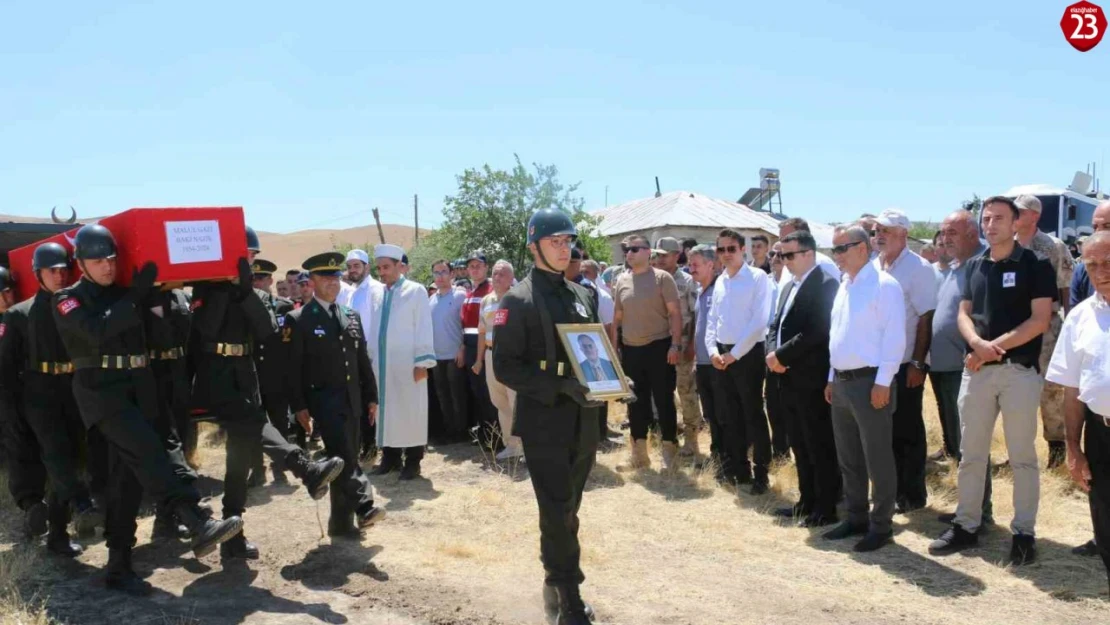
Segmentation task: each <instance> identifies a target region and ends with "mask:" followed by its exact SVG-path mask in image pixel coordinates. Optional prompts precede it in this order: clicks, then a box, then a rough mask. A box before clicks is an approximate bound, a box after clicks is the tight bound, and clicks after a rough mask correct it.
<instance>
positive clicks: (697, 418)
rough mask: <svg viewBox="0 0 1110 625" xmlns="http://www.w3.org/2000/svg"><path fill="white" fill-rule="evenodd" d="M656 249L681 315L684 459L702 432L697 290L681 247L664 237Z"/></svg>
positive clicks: (678, 378) (678, 368)
mask: <svg viewBox="0 0 1110 625" xmlns="http://www.w3.org/2000/svg"><path fill="white" fill-rule="evenodd" d="M655 247H656V248H658V249H659V250H660V251H662V252H665V253H664V254H661V255H660V256H659V268H660V269H662V270H663V271H666V272H667V273H669V274H671V277H672V278H674V284H675V288H676V289H678V309H679V311H680V312H681V313H682V342H681V347H682V350H681V355H680V357H679V360H678V364H677V365H675V390H677V391H678V400H679V403H680V404H681V411H680V412H682V431H683V435H682V449H681V450H680V452H679V453H680V454H681V455H683V456H690V457H693V456H696V455H697V454H698V452H699V450H698V433H699V432H700V431H701V424H702V417H701V406H700V405H699V404H698V385H697V379H696V376H695V374H694V358H695V356H696V354H695V349H694V340H693V339H694V305H695V304H696V303H697V300H698V289H697V284H696V283H695V282H694V279H693V278H692V277H690V274H689V272H687V271H681V270H680V269H679V266H678V258H679V256H680V255H681V254H682V253H683V252H682V244H681V243H679V242H678V239H676V238H674V237H663V238H661V239H659V240H658V241H656V243H655Z"/></svg>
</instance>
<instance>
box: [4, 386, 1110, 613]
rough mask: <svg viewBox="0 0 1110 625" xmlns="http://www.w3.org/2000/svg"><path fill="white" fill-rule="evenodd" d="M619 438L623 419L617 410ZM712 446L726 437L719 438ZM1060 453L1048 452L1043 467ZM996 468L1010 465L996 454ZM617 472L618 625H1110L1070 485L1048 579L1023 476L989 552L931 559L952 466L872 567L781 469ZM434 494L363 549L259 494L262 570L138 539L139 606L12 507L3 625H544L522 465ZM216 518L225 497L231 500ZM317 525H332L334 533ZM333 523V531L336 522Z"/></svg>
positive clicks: (596, 564) (439, 456) (597, 518)
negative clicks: (803, 517) (835, 539)
mask: <svg viewBox="0 0 1110 625" xmlns="http://www.w3.org/2000/svg"><path fill="white" fill-rule="evenodd" d="M926 406H927V411H926V421H927V423H928V425H929V428H930V438H931V441H930V450H933V449H936V448H937V447H938V446H939V440H938V438H937V437H938V434H937V432H936V431H935V430H937V429H938V428H937V427H936V416H935V405H934V404H933V403H932V399H931V397H927V398H926ZM613 420H614V422H619V421H620V420H621V416H620V415H619V414H617V413H616V411H614V413H613ZM701 440H702V444H703V447H704V446H706V445H707V443H708V437H707V435H706V434H705V433H703V434H702V438H701ZM1044 452H1045V450H1044V449H1043V446H1042V449H1041V453H1042V458H1043V457H1044ZM995 458H1005V451H1004V445H1002V444H1001V443H1000V442H998V448H997V449H996V453H995ZM653 459H654V468H653V470H650V471H644V472H639V473H626V472H622V471H620V470H619V468H618V465H620V464H621V463H622V462H623V461H624V460H625V452H624V451H623V450H617V451H613V452H610V453H605V454H601V455H600V456H599V463H598V466H597V468H596V469H595V470H594V472H593V474H592V476H591V480H590V483H589V487H588V492H587V493H586V496H585V501H584V504H583V508H582V514H581V518H582V529H581V537H582V543H583V569H584V570H585V573H586V576H587V578H588V579H587V581H586V583H585V585H584V586H583V594H584V596H585V597H586V598H587V600H589V601H591V602H592V603H593V604H594V606H595V608H596V609H597V611H598V613H599V616H600V618H599V623H604V624H634V625H649V624H655V623H658V624H664V623H666V624H668V625H710V624H718V623H721V624H723V623H730V624H737V623H770V622H774V623H807V624H812V623H814V622H820V623H844V624H855V623H861V624H862V623H866V624H867V625H875V624H880V623H903V622H910V623H920V624H925V623H937V624H945V625H950V624H951V623H957V622H958V623H1009V624H1014V625H1017V624H1023V623H1028V624H1030V625H1040V624H1043V623H1053V624H1064V623H1083V624H1085V625H1086V624H1089V623H1092V622H1095V623H1097V622H1103V623H1105V622H1110V602H1108V597H1107V581H1106V574H1105V572H1104V571H1103V569H1102V565H1101V563H1100V562H1099V561H1098V560H1097V559H1088V558H1079V557H1076V556H1073V555H1071V554H1070V553H1069V549H1070V548H1071V547H1072V546H1074V545H1076V544H1079V543H1082V542H1084V541H1085V540H1087V539H1088V538H1089V537H1090V519H1089V516H1088V512H1087V506H1086V502H1085V499H1084V498H1082V497H1081V496H1080V495H1079V494H1078V493H1076V491H1074V489H1072V488H1071V486H1070V485H1069V484H1068V482H1067V480H1066V478H1065V476H1063V475H1062V474H1048V475H1044V476H1043V479H1042V483H1043V489H1042V500H1041V513H1040V517H1039V527H1038V530H1039V531H1038V533H1039V536H1038V546H1039V549H1040V556H1041V557H1040V560H1039V562H1038V563H1036V564H1034V565H1032V566H1029V567H1024V568H1021V569H1013V568H1011V567H1008V566H1005V565H1004V562H1005V560H1006V557H1007V554H1008V549H1009V531H1008V530H1007V528H1006V525H1005V524H1007V523H1008V522H1009V519H1010V516H1011V512H1012V508H1011V506H1010V495H1011V488H1010V478H1009V475H1008V473H1007V471H1006V470H1005V469H1002V470H1000V471H999V472H998V474H997V476H996V480H995V516H996V518H997V520H998V522H999V523H1001V524H1002V525H996V526H994V527H992V528H990V530H989V533H988V534H986V536H985V537H984V538H983V539H982V541H981V546H980V547H979V548H978V549H974V550H971V551H968V552H965V553H964V554H961V555H955V556H948V557H943V558H938V557H932V556H929V555H928V554H927V550H926V546H927V544H928V542H929V541H930V540H931V539H932V538H934V537H935V536H936V535H937V534H939V533H940V532H941V531H943V526H942V525H941V524H940V523H939V522H937V521H936V514H937V513H938V512H943V511H948V510H950V509H951V503H952V501H953V499H954V490H953V487H954V467H953V466H952V465H951V464H950V463H948V462H947V461H946V462H943V463H941V464H936V465H932V466H931V477H930V489H931V499H930V507H929V508H927V509H925V510H922V511H918V512H915V513H913V514H911V515H909V516H897V517H895V523H896V537H895V541H896V544H895V545H892V546H888V547H886V548H884V549H882V550H880V551H878V552H875V553H871V554H862V555H861V554H855V553H853V552H852V551H851V550H850V543H847V544H844V543H829V542H827V541H824V540H822V539H821V538H820V535H819V530H805V529H798V528H795V527H792V526H789V525H786V524H780V523H779V522H777V521H776V520H775V519H774V518H772V517H771V516H769V514H768V512H769V511H770V510H773V509H774V508H775V507H778V506H781V505H783V504H784V503H787V502H789V501H790V500H791V499H792V498H793V497H794V496H796V493H795V490H794V488H795V477H794V472H793V469H792V468H791V467H788V466H787V467H779V468H778V469H777V470H776V471H775V474H774V477H773V481H774V488H773V491H772V493H771V494H769V495H766V496H762V497H753V496H751V495H750V494H748V493H747V492H746V491H741V492H740V494H739V495H737V494H736V493H735V492H734V491H730V490H728V489H724V488H721V487H718V486H716V485H715V484H714V483H713V481H712V480H711V479H710V477H709V475H708V474H706V473H705V472H704V471H699V470H696V469H694V468H692V467H686V468H684V469H683V470H681V471H679V472H678V473H676V474H663V473H660V472H659V456H658V451H657V450H656V451H655V452H654V458H653ZM222 463H223V453H222V450H220V449H215V448H207V449H205V450H204V467H203V472H204V473H205V474H206V475H207V476H210V477H209V478H205V480H204V482H203V484H202V485H203V488H204V489H205V490H206V491H207V492H209V493H210V494H213V495H218V493H219V491H220V490H221V486H222V485H221V482H220V481H219V480H220V478H221V476H222V473H223V470H222ZM424 478H425V479H422V480H419V481H416V482H411V483H402V482H398V481H397V479H396V476H395V475H393V476H389V477H387V478H385V479H377V478H375V479H374V480H373V483H374V486H375V488H376V489H377V493H378V496H379V497H378V498H379V500H380V502H381V503H383V504H384V506H385V508H386V509H387V510H388V512H389V516H388V518H387V519H386V520H385V521H383V522H382V523H381V524H380V525H378V526H377V527H375V528H373V529H372V530H371V531H370V532H368V533H367V535H366V536H365V538H364V539H363V540H362V541H361V542H357V541H336V542H334V543H333V542H332V541H330V540H329V539H327V538H323V537H321V525H320V523H321V522H322V523H326V522H327V513H328V504H327V499H326V498H325V499H324V500H323V501H321V502H320V503H319V505H317V504H316V503H315V502H313V501H312V500H310V499H309V498H308V497H307V495H306V494H305V491H304V489H303V488H302V487H299V486H298V487H277V486H273V485H270V484H267V485H266V486H265V487H262V488H259V489H255V490H253V491H252V492H251V496H250V506H251V507H250V509H249V510H248V511H247V514H246V516H245V520H246V531H247V535H248V537H250V538H251V539H252V540H253V541H254V542H256V543H257V544H258V545H259V547H260V548H261V550H262V558H261V559H260V560H258V561H254V562H249V563H238V564H235V565H229V566H222V565H221V563H220V561H219V557H218V555H212V556H208V557H206V558H204V559H203V560H201V561H197V560H196V559H194V558H193V556H192V554H191V552H189V551H188V550H187V549H186V546H185V545H184V544H174V545H166V546H161V547H156V546H152V545H150V544H149V543H148V542H147V538H148V537H149V535H150V525H151V519H150V518H145V519H144V520H143V521H142V523H141V524H140V527H139V537H140V545H139V546H138V547H137V548H136V551H135V565H136V568H137V569H138V570H139V571H140V574H141V575H143V576H145V577H146V578H147V579H148V580H149V581H150V582H151V583H152V584H153V585H154V587H155V588H156V592H155V594H154V596H153V597H151V598H149V599H143V600H132V599H126V598H123V597H121V596H119V595H116V594H114V593H110V592H108V591H106V590H104V589H103V587H102V575H101V573H100V571H99V569H100V567H101V566H102V565H103V564H104V562H105V560H106V558H107V553H106V550H105V548H104V546H103V542H102V540H101V539H99V538H98V539H97V540H95V541H92V542H90V543H87V544H86V547H87V551H86V553H85V554H84V555H83V556H81V557H80V558H78V559H77V560H76V561H63V560H61V559H58V558H55V557H50V556H47V555H45V554H44V551H43V549H42V548H41V547H35V546H28V545H21V544H13V541H14V540H15V536H14V534H13V533H12V532H13V530H14V528H15V527H17V517H16V516H15V515H14V514H13V513H12V512H11V510H12V506H11V505H10V502H5V506H4V510H5V512H4V515H3V516H4V518H3V520H2V521H3V522H2V525H3V526H4V527H5V528H8V532H9V533H8V534H5V535H4V537H3V545H2V546H0V587H2V588H4V589H6V590H5V592H6V593H7V594H6V599H5V600H4V602H3V605H2V606H0V620H2V621H3V622H5V623H8V622H10V623H44V624H45V623H49V622H50V620H49V619H55V620H56V621H59V622H65V623H74V624H108V623H112V624H116V623H131V624H135V625H139V624H146V623H154V624H159V625H161V624H173V625H178V624H181V625H185V624H188V625H192V624H194V623H196V624H200V623H204V624H207V623H218V624H224V623H282V624H284V623H298V624H299V623H306V624H307V623H366V624H370V625H387V624H388V625H393V624H397V625H402V624H405V625H407V624H417V623H420V624H432V625H478V624H482V625H502V624H505V625H508V624H525V623H543V622H544V618H543V613H542V610H541V608H540V580H541V579H542V569H541V566H540V563H539V561H538V553H539V549H538V528H537V515H536V510H535V502H534V498H533V496H532V492H531V485H530V483H529V482H528V480H527V470H526V468H525V467H524V466H523V465H513V466H496V465H493V464H491V463H490V462H489V459H488V458H484V457H483V456H482V455H481V454H480V453H479V452H478V451H477V449H476V448H474V447H471V446H468V445H455V446H450V447H445V448H441V449H437V450H435V451H432V452H430V453H429V455H428V458H427V459H426V461H425V466H424ZM214 503H215V504H216V507H217V510H218V503H219V502H218V497H217V499H216V500H215V502H214ZM317 515H319V517H318V516H317ZM318 518H319V521H318Z"/></svg>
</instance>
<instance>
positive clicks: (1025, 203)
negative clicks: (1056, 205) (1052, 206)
mask: <svg viewBox="0 0 1110 625" xmlns="http://www.w3.org/2000/svg"><path fill="white" fill-rule="evenodd" d="M1014 204H1016V205H1017V207H1018V208H1020V209H1022V210H1027V211H1033V212H1034V213H1040V212H1041V201H1040V200H1039V199H1037V196H1035V195H1019V196H1017V197H1016V198H1014Z"/></svg>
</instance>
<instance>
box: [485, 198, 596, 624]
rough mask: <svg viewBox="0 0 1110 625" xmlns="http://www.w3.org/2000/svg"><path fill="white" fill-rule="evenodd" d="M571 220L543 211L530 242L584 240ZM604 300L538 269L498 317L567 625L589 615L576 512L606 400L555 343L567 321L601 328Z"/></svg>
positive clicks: (549, 568)
mask: <svg viewBox="0 0 1110 625" xmlns="http://www.w3.org/2000/svg"><path fill="white" fill-rule="evenodd" d="M576 233H577V231H576V229H575V227H574V224H573V223H572V222H571V220H570V217H569V216H568V215H566V214H565V213H563V212H561V211H557V210H554V209H545V210H541V211H539V212H537V213H536V214H534V215H533V216H532V219H531V220H530V221H529V223H528V243H529V244H533V243H535V244H536V248H537V250H539V251H538V255H539V258H538V259H537V261H538V262H537V265H538V264H539V261H542V263H543V264H545V265H546V264H548V261H547V260H546V259H544V258H543V252H542V250H540V249H539V241H540V240H541V239H543V238H545V237H550V236H559V235H572V236H574V235H576ZM597 322H598V317H597V300H596V299H594V298H593V296H592V295H591V294H590V292H589V291H588V290H586V289H585V288H584V287H582V286H580V285H577V284H574V283H573V282H570V281H568V280H566V278H564V277H563V274H562V273H561V272H560V273H553V272H551V271H546V270H544V269H542V268H540V267H539V266H537V267H534V268H533V269H532V271H531V272H530V273H529V274H528V276H527V277H526V278H524V280H522V281H521V282H520V283H519V284H518V285H516V286H514V287H513V288H512V289H511V290H510V291H509V292H508V293H506V294H505V297H503V298H502V299H501V308H500V310H498V312H497V314H496V316H495V317H494V328H493V332H494V340H493V345H494V347H493V370H494V371H495V372H496V375H497V379H498V380H499V381H500V382H501V383H502V384H504V385H505V386H507V387H509V388H511V389H513V390H514V391H516V393H517V398H516V409H515V412H514V419H513V432H512V433H513V434H515V435H517V436H519V437H520V438H521V441H522V442H523V444H524V455H525V457H526V458H528V472H529V473H530V475H531V478H532V487H533V489H534V490H535V492H536V501H537V503H538V504H539V510H540V559H541V560H542V561H543V565H544V571H545V580H544V581H545V585H544V600H545V604H546V607H547V609H548V611H549V613H555V612H557V613H558V623H559V625H580V624H581V625H585V624H586V623H588V622H589V621H588V617H587V613H588V612H587V610H586V607H585V606H584V604H583V603H582V600H581V598H580V596H579V593H578V586H579V584H581V583H582V581H583V580H584V579H585V576H584V575H583V574H582V570H581V569H580V568H579V557H580V553H581V550H580V548H579V545H578V508H579V506H580V504H581V503H582V492H583V490H584V488H585V486H586V478H587V477H588V476H589V474H590V470H591V469H592V468H593V466H594V456H595V454H596V452H597V445H598V438H599V432H598V427H597V423H598V421H597V420H598V410H599V407H600V402H590V401H588V400H587V399H586V397H585V394H586V393H588V392H589V389H588V388H586V387H584V386H582V385H581V384H580V383H579V382H578V380H576V379H575V378H574V373H573V369H572V367H571V364H570V363H571V358H570V357H568V355H567V353H566V351H565V350H564V348H563V344H562V341H560V340H559V339H558V337H557V335H556V331H555V326H556V324H561V323H597Z"/></svg>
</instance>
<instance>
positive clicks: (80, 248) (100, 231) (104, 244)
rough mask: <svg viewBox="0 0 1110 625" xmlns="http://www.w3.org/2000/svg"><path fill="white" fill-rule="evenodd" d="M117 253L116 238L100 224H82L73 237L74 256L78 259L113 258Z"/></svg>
mask: <svg viewBox="0 0 1110 625" xmlns="http://www.w3.org/2000/svg"><path fill="white" fill-rule="evenodd" d="M115 255H116V238H115V237H113V236H112V233H111V232H110V231H109V230H108V229H107V228H105V227H104V226H102V225H100V224H89V225H87V226H81V229H80V230H78V231H77V236H75V237H74V238H73V256H74V258H77V259H78V260H96V259H98V258H112V257H114V256H115Z"/></svg>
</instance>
